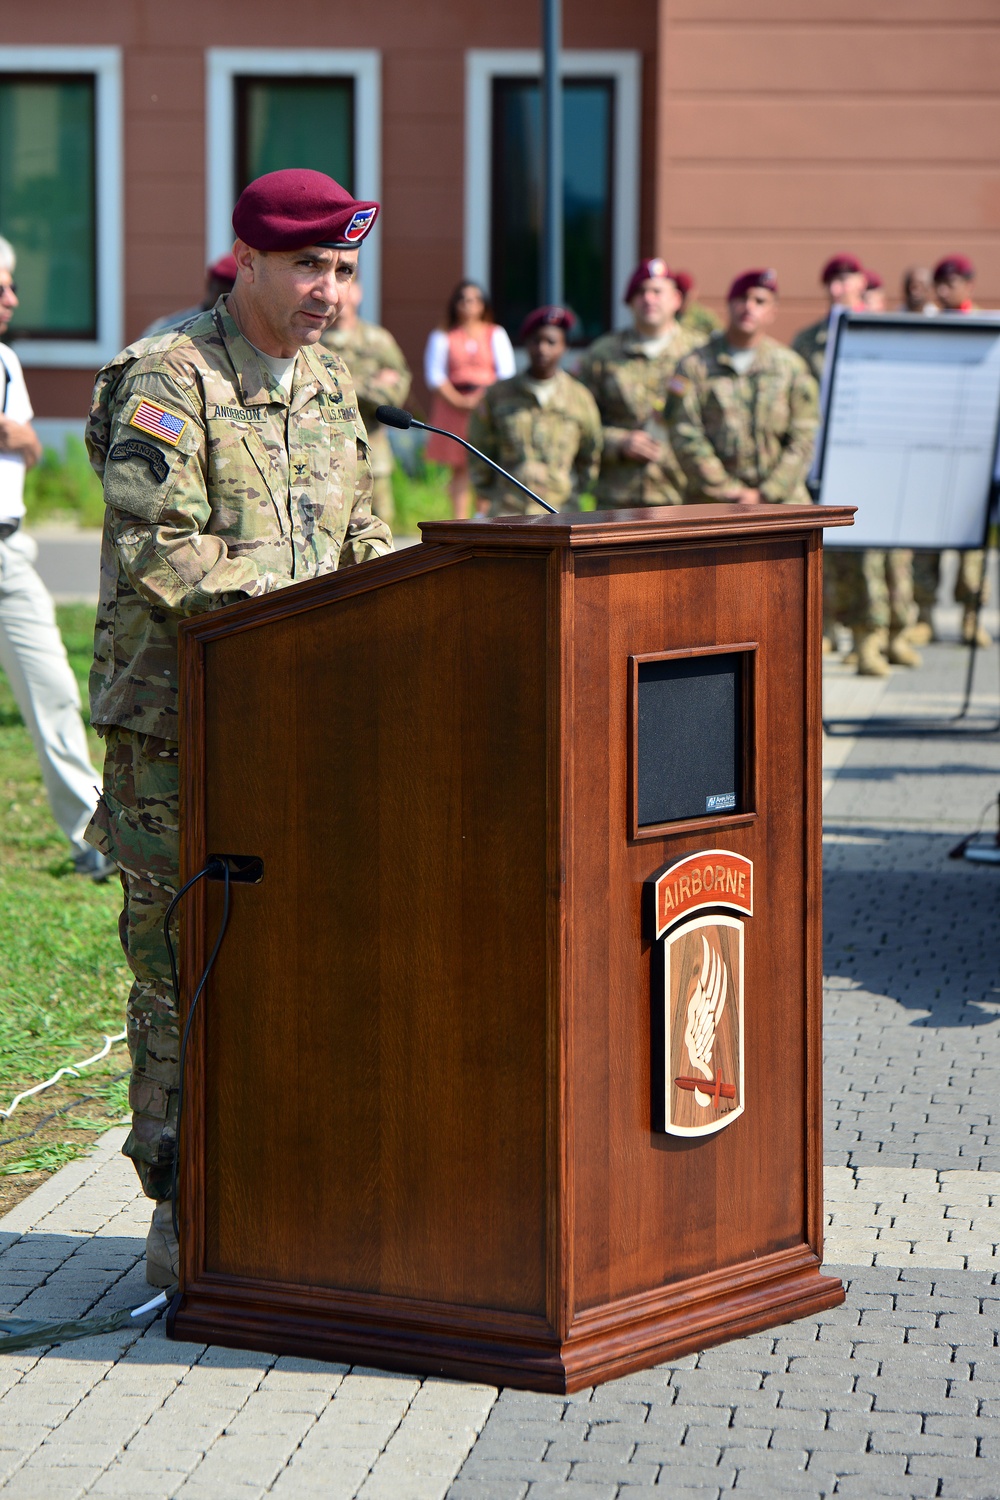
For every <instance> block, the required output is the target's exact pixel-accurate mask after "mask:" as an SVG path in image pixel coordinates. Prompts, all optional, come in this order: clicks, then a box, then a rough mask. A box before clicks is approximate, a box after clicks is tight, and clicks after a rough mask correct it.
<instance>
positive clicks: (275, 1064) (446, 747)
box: [206, 557, 546, 1312]
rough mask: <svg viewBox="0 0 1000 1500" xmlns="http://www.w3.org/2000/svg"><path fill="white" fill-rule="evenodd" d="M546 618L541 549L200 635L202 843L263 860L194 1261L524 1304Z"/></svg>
mask: <svg viewBox="0 0 1000 1500" xmlns="http://www.w3.org/2000/svg"><path fill="white" fill-rule="evenodd" d="M545 625H546V564H545V560H544V558H541V557H539V558H538V559H537V561H531V560H522V561H519V562H517V563H513V562H511V561H508V560H505V559H503V558H496V559H490V560H488V561H477V562H471V561H470V562H468V563H466V564H465V565H458V566H455V567H450V568H444V569H441V570H440V571H436V572H434V573H432V574H423V575H420V576H417V577H415V578H411V579H406V580H403V581H400V582H397V583H396V584H395V585H394V586H390V587H385V588H383V589H380V590H377V591H375V592H369V593H365V594H361V595H359V596H356V597H354V598H350V599H345V600H342V601H341V602H340V603H339V604H337V605H336V607H326V608H317V609H313V610H311V611H310V612H309V613H307V614H305V615H299V616H291V617H288V618H284V619H278V620H275V621H273V623H271V624H270V626H269V628H267V629H266V630H244V631H242V632H241V633H239V634H237V635H233V636H229V637H226V638H224V639H221V640H216V641H214V642H211V643H209V644H208V646H207V647H206V660H207V694H206V696H207V701H208V703H209V704H210V709H209V712H208V724H207V752H206V762H207V766H206V769H207V775H208V781H209V787H210V794H209V802H208V807H207V844H208V848H209V850H211V851H221V852H226V853H253V854H260V855H262V856H263V858H264V861H265V878H264V881H263V882H262V883H261V884H260V885H259V886H255V887H240V888H238V889H236V890H235V892H234V900H233V917H232V924H231V928H230V932H229V935H228V937H227V940H226V944H225V948H224V951H223V954H222V956H221V958H220V960H219V967H218V971H217V977H214V978H213V981H212V985H211V988H210V991H209V994H208V1011H209V1016H210V1020H209V1044H208V1057H209V1074H210V1077H211V1080H212V1082H211V1086H210V1089H209V1109H208V1119H207V1121H206V1132H207V1143H208V1145H207V1149H208V1167H207V1181H206V1197H207V1201H208V1204H209V1216H208V1226H207V1253H206V1269H208V1270H209V1271H213V1272H223V1273H229V1274H238V1275H241V1276H251V1277H257V1278H260V1279H263V1280H265V1281H277V1282H291V1283H299V1284H304V1285H315V1286H329V1287H339V1288H343V1289H346V1290H355V1291H359V1292H365V1291H367V1292H378V1293H381V1294H384V1295H392V1296H396V1297H410V1298H425V1299H432V1300H439V1301H443V1302H452V1303H457V1304H462V1303H466V1304H473V1305H483V1306H492V1307H496V1308H506V1309H517V1310H521V1311H532V1312H543V1311H544V1307H545V1235H544V1221H545V1140H544V1109H545V1092H546V1091H545V1057H546V1050H545V1049H546V1036H545V1024H546V1023H545V1015H546V1007H545V899H546V891H545V871H546V846H545V814H546V798H545V791H546V780H545V778H546V761H545V756H546V738H545V729H546V724H545V715H546V687H545V672H546V657H545ZM214 904H215V905H216V906H217V904H218V903H217V901H216V902H215V903H214ZM211 925H212V922H211V918H210V921H209V929H211Z"/></svg>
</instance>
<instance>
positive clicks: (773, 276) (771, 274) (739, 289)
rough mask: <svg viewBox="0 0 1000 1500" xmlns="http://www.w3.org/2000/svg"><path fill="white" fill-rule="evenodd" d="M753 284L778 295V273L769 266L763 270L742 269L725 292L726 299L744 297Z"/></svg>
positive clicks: (728, 300)
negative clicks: (740, 273)
mask: <svg viewBox="0 0 1000 1500" xmlns="http://www.w3.org/2000/svg"><path fill="white" fill-rule="evenodd" d="M755 286H759V287H763V289H764V291H765V292H773V293H774V295H775V296H777V295H778V274H777V272H776V271H772V270H771V268H770V267H768V268H767V270H765V271H744V272H743V273H742V275H740V276H737V278H736V280H735V281H734V282H733V284H732V286H731V287H730V288H729V291H728V292H727V293H726V301H727V302H732V301H734V300H735V299H736V298H737V297H745V296H746V294H747V292H749V291H751V290H752V289H753V288H754V287H755Z"/></svg>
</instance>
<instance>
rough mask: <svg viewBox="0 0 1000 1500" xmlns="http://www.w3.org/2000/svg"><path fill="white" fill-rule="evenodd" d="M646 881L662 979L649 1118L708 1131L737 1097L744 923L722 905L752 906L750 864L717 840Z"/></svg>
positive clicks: (739, 1103) (677, 1128) (718, 1125)
mask: <svg viewBox="0 0 1000 1500" xmlns="http://www.w3.org/2000/svg"><path fill="white" fill-rule="evenodd" d="M649 885H650V886H652V892H653V910H654V920H655V927H654V933H655V939H656V942H655V947H654V970H653V972H654V978H656V979H658V980H659V983H660V985H662V991H661V995H660V996H659V997H658V999H657V1002H656V1007H655V1009H656V1011H657V1012H658V1014H657V1015H656V1020H657V1022H658V1026H657V1028H656V1029H657V1030H659V1032H660V1035H659V1037H656V1036H654V1050H656V1051H658V1050H660V1049H661V1048H662V1073H661V1072H660V1069H659V1067H654V1079H655V1080H656V1081H655V1083H654V1090H655V1092H656V1094H657V1096H658V1097H657V1098H655V1099H654V1125H655V1126H656V1128H657V1129H660V1130H664V1131H666V1132H667V1134H668V1135H682V1136H692V1135H712V1134H714V1133H715V1132H716V1131H717V1130H722V1129H724V1127H725V1126H727V1125H731V1124H732V1122H733V1121H734V1120H735V1119H738V1117H739V1116H740V1115H741V1114H742V1113H743V1107H744V1094H743V929H744V923H743V921H742V920H741V918H740V917H739V916H729V915H728V914H727V913H728V912H740V913H743V914H744V915H746V916H748V917H749V916H752V915H753V864H752V862H751V861H750V860H749V859H746V858H745V857H744V856H743V855H742V854H733V853H732V852H731V851H729V850H727V849H706V850H703V851H702V852H701V853H698V854H689V855H686V856H685V857H684V858H683V859H681V860H678V861H677V862H676V863H675V864H673V865H670V866H669V867H668V868H667V869H666V870H663V871H662V872H661V873H660V874H659V875H657V876H656V877H655V878H654V879H653V880H652V881H650V882H649ZM657 960H658V962H657Z"/></svg>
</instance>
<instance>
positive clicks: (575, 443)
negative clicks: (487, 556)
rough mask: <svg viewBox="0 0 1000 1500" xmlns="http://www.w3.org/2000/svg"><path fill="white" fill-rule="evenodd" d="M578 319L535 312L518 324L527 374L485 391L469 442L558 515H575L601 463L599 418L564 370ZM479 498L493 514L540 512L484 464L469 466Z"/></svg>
mask: <svg viewBox="0 0 1000 1500" xmlns="http://www.w3.org/2000/svg"><path fill="white" fill-rule="evenodd" d="M575 323H576V319H575V318H574V316H573V314H572V313H571V312H570V311H569V309H568V308H565V307H551V306H549V307H538V308H536V309H535V311H534V312H531V313H529V314H528V316H527V317H526V318H525V320H524V322H523V323H522V324H521V332H520V335H519V337H518V342H519V343H520V344H522V345H523V347H524V349H525V350H526V352H527V355H528V368H527V369H526V370H525V371H524V372H523V373H522V374H520V375H514V376H512V377H511V379H509V380H498V381H497V382H496V384H495V385H491V386H488V387H487V389H486V390H485V391H484V392H483V396H482V400H481V401H480V403H479V405H478V406H477V407H476V409H475V411H474V412H473V414H472V421H471V422H470V424H469V441H470V442H471V443H472V444H473V445H474V446H475V447H476V448H479V449H480V450H481V452H483V453H485V454H486V456H487V457H488V458H492V459H493V461H494V463H498V464H500V466H501V467H502V468H504V469H508V470H509V471H510V473H512V474H513V475H514V476H515V478H517V479H519V480H520V481H521V483H522V484H525V485H527V487H528V489H530V490H534V491H535V493H536V494H538V495H541V497H542V499H543V500H547V501H548V502H549V504H550V505H554V506H555V507H556V509H557V510H576V509H578V508H579V497H580V496H581V495H582V494H584V493H586V492H587V491H588V490H590V489H592V488H593V484H594V481H595V479H596V478H597V470H598V466H599V464H600V458H601V414H600V412H599V411H598V410H597V403H596V402H595V401H594V398H593V396H592V395H591V394H590V392H589V391H588V390H587V388H586V386H584V385H581V384H580V382H579V380H574V379H573V376H572V375H569V374H567V373H566V371H565V370H564V369H562V367H561V361H562V358H563V355H564V354H565V353H566V339H567V336H568V335H569V334H570V333H571V332H572V330H573V327H574V326H575ZM470 474H471V478H472V482H473V484H474V485H475V488H476V494H477V496H478V497H479V499H481V500H485V501H487V502H488V504H489V507H490V514H491V515H494V516H500V515H529V514H532V513H536V512H540V511H541V506H538V505H536V504H535V503H534V501H532V500H528V499H527V498H526V497H525V495H524V494H523V492H522V491H521V490H518V489H515V487H514V486H513V485H512V484H508V483H507V481H506V480H505V479H504V478H503V476H502V475H500V474H496V473H495V472H494V471H493V470H492V469H490V468H489V467H488V466H487V465H486V464H484V463H481V462H480V461H479V460H478V459H475V458H473V460H472V462H471V465H470Z"/></svg>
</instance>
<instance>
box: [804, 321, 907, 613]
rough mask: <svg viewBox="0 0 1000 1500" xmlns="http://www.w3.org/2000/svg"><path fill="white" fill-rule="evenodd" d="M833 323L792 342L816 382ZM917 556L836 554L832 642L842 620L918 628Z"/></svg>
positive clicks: (828, 589) (826, 598)
mask: <svg viewBox="0 0 1000 1500" xmlns="http://www.w3.org/2000/svg"><path fill="white" fill-rule="evenodd" d="M829 329H830V319H829V317H826V318H820V319H819V321H818V322H816V323H810V325H809V327H808V328H803V329H801V330H800V331H799V332H798V333H797V334H796V335H795V337H794V339H793V340H792V348H793V349H794V350H795V352H796V354H800V355H801V356H802V358H803V359H804V360H805V362H806V364H807V365H808V366H809V368H810V370H812V372H813V374H814V375H815V377H816V381H817V384H818V383H820V382H821V381H822V379H823V366H824V364H825V362H826V351H827V343H828V339H829ZM915 614H916V611H915V608H914V604H913V553H912V552H911V551H910V550H909V549H908V548H905V547H895V548H893V550H892V551H891V552H876V551H865V552H860V553H859V552H855V551H851V550H848V549H844V550H840V549H836V548H834V549H831V550H830V551H828V552H827V553H826V555H825V557H824V561H823V615H824V621H823V633H824V635H826V636H828V637H830V638H831V639H832V638H833V632H834V624H835V622H836V621H840V622H841V623H842V624H844V625H847V626H849V627H850V628H851V629H852V630H881V629H884V628H886V627H888V629H889V632H890V634H891V635H897V634H898V633H899V632H900V631H903V630H906V629H907V628H908V627H909V626H910V625H912V624H913V621H914V618H915Z"/></svg>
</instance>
